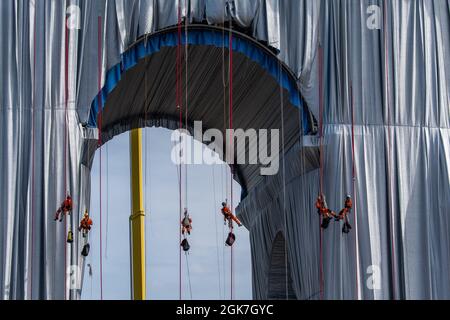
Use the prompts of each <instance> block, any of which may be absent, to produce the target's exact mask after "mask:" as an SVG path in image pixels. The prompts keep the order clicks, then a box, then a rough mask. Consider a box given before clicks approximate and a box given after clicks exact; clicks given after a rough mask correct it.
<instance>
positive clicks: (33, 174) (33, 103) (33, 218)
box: [29, 4, 37, 300]
mask: <svg viewBox="0 0 450 320" xmlns="http://www.w3.org/2000/svg"><path fill="white" fill-rule="evenodd" d="M36 12H37V6H36V4H35V6H34V22H33V24H34V26H33V84H32V91H31V95H32V97H31V106H32V111H31V112H32V117H31V259H30V268H29V270H30V300H33V258H34V237H35V235H34V229H35V200H34V196H35V185H34V184H35V179H36V177H35V158H36V155H35V148H36V146H35V144H36V142H35V120H36V110H35V109H36V19H37V13H36Z"/></svg>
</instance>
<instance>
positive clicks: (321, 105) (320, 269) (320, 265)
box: [319, 44, 324, 300]
mask: <svg viewBox="0 0 450 320" xmlns="http://www.w3.org/2000/svg"><path fill="white" fill-rule="evenodd" d="M323 133H324V132H323V49H322V46H321V45H320V44H319V135H320V137H319V144H320V159H319V161H320V170H319V175H320V181H319V188H320V196H322V195H323V162H324V157H323V153H324V151H323ZM319 230H320V241H319V251H320V259H319V278H320V279H319V281H320V299H321V300H323V296H324V273H323V230H322V216H321V215H320V216H319Z"/></svg>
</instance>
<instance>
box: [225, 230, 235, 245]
mask: <svg viewBox="0 0 450 320" xmlns="http://www.w3.org/2000/svg"><path fill="white" fill-rule="evenodd" d="M235 241H236V236H235V235H234V233H233V232H230V233H229V234H228V238H227V241H225V244H226V245H227V246H229V247H231V246H232V245H233V243H234V242H235Z"/></svg>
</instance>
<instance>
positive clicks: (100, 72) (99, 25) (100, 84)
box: [97, 16, 103, 300]
mask: <svg viewBox="0 0 450 320" xmlns="http://www.w3.org/2000/svg"><path fill="white" fill-rule="evenodd" d="M97 40H98V43H97V45H98V50H97V51H98V109H99V114H98V147H99V158H100V159H99V161H100V163H99V171H100V172H99V195H100V300H103V242H102V238H103V235H102V143H103V142H102V120H103V119H102V118H103V110H102V109H103V105H102V104H103V101H102V98H103V97H102V88H101V87H102V55H103V54H102V51H103V50H102V17H101V16H98V38H97Z"/></svg>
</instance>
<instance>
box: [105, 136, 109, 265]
mask: <svg viewBox="0 0 450 320" xmlns="http://www.w3.org/2000/svg"><path fill="white" fill-rule="evenodd" d="M105 147H106V239H105V242H106V243H105V259H106V260H108V242H109V145H108V144H106V146H105Z"/></svg>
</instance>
